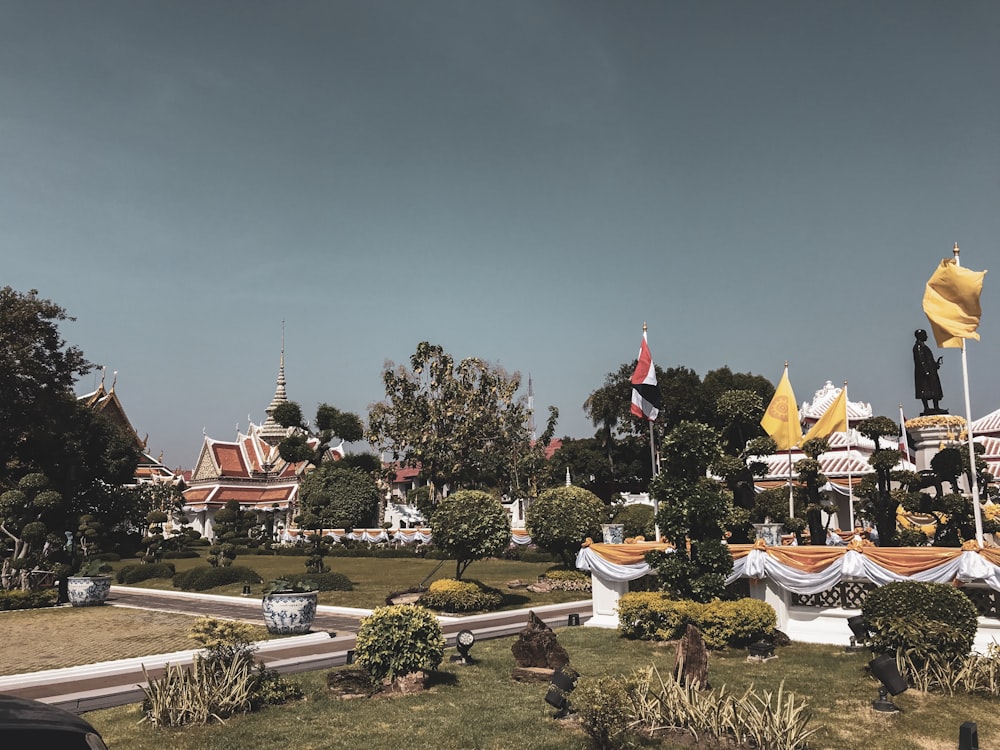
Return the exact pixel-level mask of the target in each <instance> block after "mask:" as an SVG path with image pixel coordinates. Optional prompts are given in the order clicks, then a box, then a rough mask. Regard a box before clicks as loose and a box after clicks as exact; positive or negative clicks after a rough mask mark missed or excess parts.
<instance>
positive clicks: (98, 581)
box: [66, 576, 111, 607]
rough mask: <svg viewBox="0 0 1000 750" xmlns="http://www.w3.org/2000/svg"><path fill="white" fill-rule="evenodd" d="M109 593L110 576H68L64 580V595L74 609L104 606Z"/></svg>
mask: <svg viewBox="0 0 1000 750" xmlns="http://www.w3.org/2000/svg"><path fill="white" fill-rule="evenodd" d="M109 593H111V576H70V577H69V578H67V579H66V594H67V596H68V597H69V603H70V604H72V605H73V606H74V607H96V606H99V605H101V604H104V601H105V600H106V599H107V598H108V594H109Z"/></svg>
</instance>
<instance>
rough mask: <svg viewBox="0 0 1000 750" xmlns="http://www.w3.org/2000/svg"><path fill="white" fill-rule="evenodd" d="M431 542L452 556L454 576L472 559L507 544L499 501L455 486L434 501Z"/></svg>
mask: <svg viewBox="0 0 1000 750" xmlns="http://www.w3.org/2000/svg"><path fill="white" fill-rule="evenodd" d="M431 533H432V534H433V536H434V546H436V547H438V548H439V549H441V550H442V551H443V552H444V553H445V554H446V555H448V556H449V557H454V558H455V561H456V562H455V579H456V580H461V579H462V574H463V573H464V572H465V569H466V568H468V567H469V565H471V564H472V563H473V562H475V561H476V560H481V559H483V558H485V557H495V556H497V555H500V554H501V553H503V551H504V550H506V549H507V548H508V547H509V546H510V519H509V518H508V517H507V511H505V510H504V509H503V506H502V505H501V504H500V501H499V500H497V499H496V498H495V497H493V496H492V495H490V494H489V493H488V492H483V491H482V490H458V491H457V492H454V493H452V494H450V495H448V497H446V498H444V499H443V500H441V502H439V503H438V504H437V509H436V510H435V511H434V516H433V518H432V519H431Z"/></svg>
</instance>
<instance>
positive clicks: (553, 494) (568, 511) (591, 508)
mask: <svg viewBox="0 0 1000 750" xmlns="http://www.w3.org/2000/svg"><path fill="white" fill-rule="evenodd" d="M605 520H607V519H606V518H605V509H604V502H603V501H602V500H601V498H599V497H598V496H597V495H595V494H594V493H593V492H590V491H588V490H585V489H583V488H582V487H573V486H569V487H553V488H552V489H548V490H545V491H544V492H542V493H541V494H540V495H539V496H538V499H537V500H535V501H534V502H533V503H532V504H531V505H530V506H529V507H528V515H527V525H528V531H529V533H530V534H531V540H532V542H533V543H534V544H537V545H538V546H539V547H541V548H542V549H544V550H547V551H548V552H551V553H552V554H554V555H559V557H560V558H561V559H562V560H563V562H564V563H565V564H566V565H567V566H569V565H571V564H572V563H573V561H574V560H575V559H576V553H577V552H579V551H580V545H581V544H583V542H584V540H585V539H586V538H587V537H592V538H596V537H597V535H598V534H599V533H600V531H601V524H602V523H604V522H605Z"/></svg>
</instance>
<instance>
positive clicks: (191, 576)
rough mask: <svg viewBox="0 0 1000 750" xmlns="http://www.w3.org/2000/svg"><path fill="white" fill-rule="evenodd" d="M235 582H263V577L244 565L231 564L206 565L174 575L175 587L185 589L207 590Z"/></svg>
mask: <svg viewBox="0 0 1000 750" xmlns="http://www.w3.org/2000/svg"><path fill="white" fill-rule="evenodd" d="M233 583H261V577H260V576H259V575H257V573H256V572H254V571H253V570H251V569H250V568H245V567H243V566H242V565H230V566H228V567H225V568H216V567H212V566H211V565H205V566H200V567H197V568H191V570H187V571H184V572H183V573H178V574H177V575H175V576H174V588H178V589H183V590H185V591H206V590H208V589H214V588H216V587H217V586H228V585H230V584H233Z"/></svg>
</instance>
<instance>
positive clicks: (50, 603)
mask: <svg viewBox="0 0 1000 750" xmlns="http://www.w3.org/2000/svg"><path fill="white" fill-rule="evenodd" d="M58 600H59V592H58V591H56V590H55V589H43V590H41V591H2V590H0V611H3V612H6V611H9V610H12V609H36V608H38V607H54V606H55V605H56V603H57V602H58Z"/></svg>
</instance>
